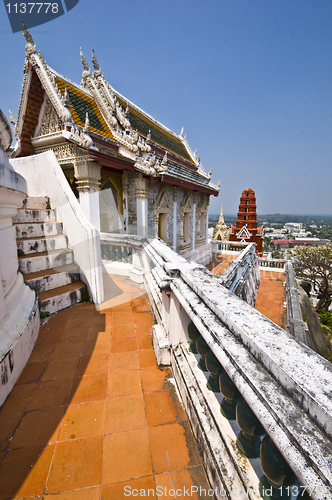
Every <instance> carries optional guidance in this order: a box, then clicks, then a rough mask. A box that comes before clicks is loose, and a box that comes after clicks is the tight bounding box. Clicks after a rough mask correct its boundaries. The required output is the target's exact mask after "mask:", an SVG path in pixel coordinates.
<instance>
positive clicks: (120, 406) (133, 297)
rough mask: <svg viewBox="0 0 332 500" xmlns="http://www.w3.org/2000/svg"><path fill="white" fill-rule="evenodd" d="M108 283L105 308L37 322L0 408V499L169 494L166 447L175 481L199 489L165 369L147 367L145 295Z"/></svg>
mask: <svg viewBox="0 0 332 500" xmlns="http://www.w3.org/2000/svg"><path fill="white" fill-rule="evenodd" d="M115 281H116V285H117V286H118V287H120V288H121V289H122V290H123V293H121V292H120V295H117V296H116V297H114V298H113V299H111V300H110V301H109V302H108V303H107V309H104V310H102V311H101V312H97V311H96V309H95V307H94V306H93V305H92V304H85V305H84V304H82V305H79V306H75V307H72V308H70V309H67V310H65V311H62V312H60V313H58V314H56V315H54V316H53V317H51V318H50V319H49V321H48V322H47V323H45V324H44V325H43V326H42V327H41V330H40V333H39V337H38V341H37V344H36V346H35V348H34V350H33V352H32V354H31V357H30V359H29V362H28V364H27V366H26V368H25V369H24V372H23V374H22V376H21V378H20V379H19V381H18V383H17V384H16V386H15V387H14V389H13V391H12V393H11V395H10V396H9V398H8V399H7V401H6V403H5V405H4V406H3V408H2V409H1V411H0V464H1V468H0V500H9V499H12V498H29V499H34V500H35V499H36V498H37V497H38V498H45V499H50V500H51V499H54V500H108V499H109V500H111V499H112V500H117V499H123V498H127V497H128V496H129V497H130V495H129V494H131V493H133V495H132V496H134V493H136V491H138V493H139V494H140V497H141V496H142V494H141V490H142V491H143V490H144V491H143V493H144V492H146V496H148V489H150V494H149V498H174V495H169V493H170V489H172V480H171V476H170V473H169V472H168V471H169V466H168V460H167V455H166V452H167V453H168V457H169V463H170V467H171V469H172V478H173V481H174V486H175V488H184V487H187V488H191V486H198V487H200V486H201V487H202V488H205V489H206V491H207V490H208V488H209V486H208V483H207V480H206V476H205V472H204V469H203V466H202V461H201V457H200V455H199V453H198V450H197V447H196V443H195V441H194V439H193V436H192V433H191V430H190V426H189V423H188V420H187V418H186V415H185V413H184V410H183V408H182V405H181V403H180V402H179V399H178V397H177V394H176V390H175V386H174V380H173V379H172V374H171V371H170V369H169V368H158V367H157V365H156V360H155V356H154V352H153V349H152V317H151V313H150V307H149V304H148V299H147V295H146V294H144V295H143V293H144V292H142V289H141V288H140V287H139V286H136V285H134V284H133V283H132V282H129V281H128V280H126V279H124V278H117V279H115ZM118 293H119V292H118ZM157 487H159V491H160V492H161V491H162V495H160V496H158V497H156V496H155V494H154V493H155V491H156V488H157ZM161 487H163V489H162V490H161ZM125 488H126V490H125ZM165 488H166V490H165ZM134 490H136V491H134ZM157 491H158V488H157ZM125 493H126V494H125ZM203 497H204V498H205V496H204V495H203ZM191 498H192V499H194V498H202V496H201V497H199V496H198V495H196V494H195V493H194V494H193V495H192V497H191Z"/></svg>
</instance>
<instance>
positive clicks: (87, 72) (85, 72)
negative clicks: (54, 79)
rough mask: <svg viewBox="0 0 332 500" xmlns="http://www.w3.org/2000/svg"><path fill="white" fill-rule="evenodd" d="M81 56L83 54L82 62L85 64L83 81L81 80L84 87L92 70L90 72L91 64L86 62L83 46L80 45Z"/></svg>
mask: <svg viewBox="0 0 332 500" xmlns="http://www.w3.org/2000/svg"><path fill="white" fill-rule="evenodd" d="M80 56H81V62H82V66H83V73H82V81H81V85H82V86H83V87H84V86H85V83H86V80H87V78H88V77H89V76H90V74H91V72H90V68H89V65H88V63H87V62H86V59H85V57H84V55H83V52H82V48H81V47H80Z"/></svg>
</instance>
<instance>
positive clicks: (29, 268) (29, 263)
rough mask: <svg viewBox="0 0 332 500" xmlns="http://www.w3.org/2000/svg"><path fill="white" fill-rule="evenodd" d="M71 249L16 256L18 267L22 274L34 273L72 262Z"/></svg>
mask: <svg viewBox="0 0 332 500" xmlns="http://www.w3.org/2000/svg"><path fill="white" fill-rule="evenodd" d="M73 262H74V260H73V251H72V250H69V249H68V248H66V249H64V250H51V251H50V252H42V253H32V254H28V255H23V256H21V257H19V258H18V268H19V270H20V271H21V273H22V274H27V273H35V272H38V271H43V270H45V269H52V268H57V267H59V266H66V265H67V264H73Z"/></svg>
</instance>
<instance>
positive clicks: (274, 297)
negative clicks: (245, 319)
mask: <svg viewBox="0 0 332 500" xmlns="http://www.w3.org/2000/svg"><path fill="white" fill-rule="evenodd" d="M284 281H285V273H278V272H275V271H262V270H261V283H260V285H259V290H258V294H257V299H256V304H255V309H257V311H259V312H261V313H262V314H264V316H266V317H267V318H269V319H270V320H272V321H273V322H274V323H276V324H277V325H279V326H281V327H282V328H284V329H285V328H286V309H285V308H284V302H285V300H286V296H285V287H284V286H283V285H284Z"/></svg>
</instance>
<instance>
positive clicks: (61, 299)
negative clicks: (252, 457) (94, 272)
mask: <svg viewBox="0 0 332 500" xmlns="http://www.w3.org/2000/svg"><path fill="white" fill-rule="evenodd" d="M84 290H86V285H85V284H84V283H82V282H81V281H78V282H77V283H71V284H70V285H65V286H61V287H59V288H55V289H54V290H49V291H47V292H43V293H40V294H39V310H40V311H41V312H49V313H50V314H53V313H55V312H57V311H61V310H62V309H66V308H67V307H70V306H74V305H75V304H79V303H80V302H81V296H82V292H83V291H84Z"/></svg>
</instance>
